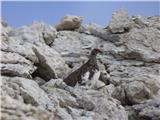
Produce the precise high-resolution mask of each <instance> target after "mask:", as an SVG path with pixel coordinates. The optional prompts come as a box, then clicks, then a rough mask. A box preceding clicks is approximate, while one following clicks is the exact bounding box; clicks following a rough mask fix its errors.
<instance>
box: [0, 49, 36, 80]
mask: <svg viewBox="0 0 160 120" xmlns="http://www.w3.org/2000/svg"><path fill="white" fill-rule="evenodd" d="M1 55H2V56H3V57H2V59H1V75H6V76H11V77H14V76H19V77H25V78H31V74H32V73H33V72H34V71H35V69H36V67H35V66H34V65H33V63H32V62H31V61H29V60H27V59H26V58H25V57H23V56H21V55H19V54H17V53H11V52H3V51H1Z"/></svg>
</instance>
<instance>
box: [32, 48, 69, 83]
mask: <svg viewBox="0 0 160 120" xmlns="http://www.w3.org/2000/svg"><path fill="white" fill-rule="evenodd" d="M33 51H34V52H35V54H36V56H37V58H38V60H39V63H38V64H37V67H38V69H37V70H36V73H35V74H36V75H38V76H40V77H41V78H43V79H44V80H46V81H49V80H50V79H52V78H57V77H63V75H65V73H66V72H67V66H65V61H64V60H63V59H62V58H61V56H60V54H59V53H58V52H56V51H55V50H54V49H51V48H50V47H48V46H43V47H39V48H38V47H37V48H36V47H34V48H33ZM36 75H35V76H36Z"/></svg>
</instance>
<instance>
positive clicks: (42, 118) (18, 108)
mask: <svg viewBox="0 0 160 120" xmlns="http://www.w3.org/2000/svg"><path fill="white" fill-rule="evenodd" d="M1 100H2V101H1V103H2V105H1V119H2V120H53V119H54V120H59V119H58V118H56V116H55V115H54V114H53V113H51V112H48V111H47V110H45V109H44V108H40V107H34V106H31V105H26V104H24V103H23V102H19V101H17V100H15V99H13V98H11V97H10V96H8V95H5V96H1Z"/></svg>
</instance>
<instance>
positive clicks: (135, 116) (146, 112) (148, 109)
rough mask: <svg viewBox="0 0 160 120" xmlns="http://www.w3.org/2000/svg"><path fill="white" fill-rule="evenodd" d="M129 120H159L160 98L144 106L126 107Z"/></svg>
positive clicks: (149, 101) (145, 103)
mask: <svg viewBox="0 0 160 120" xmlns="http://www.w3.org/2000/svg"><path fill="white" fill-rule="evenodd" d="M126 110H127V111H128V112H129V116H128V118H129V120H159V119H160V98H159V97H158V98H155V99H152V100H148V101H146V102H144V103H142V104H138V105H133V106H131V107H126Z"/></svg>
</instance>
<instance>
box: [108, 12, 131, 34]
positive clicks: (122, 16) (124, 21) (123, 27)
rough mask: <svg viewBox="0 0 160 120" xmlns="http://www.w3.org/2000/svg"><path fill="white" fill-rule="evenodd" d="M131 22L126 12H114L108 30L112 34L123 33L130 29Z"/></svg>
mask: <svg viewBox="0 0 160 120" xmlns="http://www.w3.org/2000/svg"><path fill="white" fill-rule="evenodd" d="M130 27H131V22H130V19H129V17H128V12H127V11H126V10H119V11H117V12H114V13H113V15H112V20H111V21H110V23H109V25H108V28H109V29H110V31H111V32H112V33H123V32H126V31H128V30H129V29H130Z"/></svg>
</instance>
